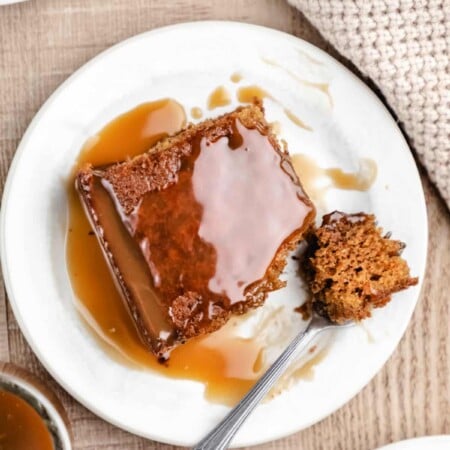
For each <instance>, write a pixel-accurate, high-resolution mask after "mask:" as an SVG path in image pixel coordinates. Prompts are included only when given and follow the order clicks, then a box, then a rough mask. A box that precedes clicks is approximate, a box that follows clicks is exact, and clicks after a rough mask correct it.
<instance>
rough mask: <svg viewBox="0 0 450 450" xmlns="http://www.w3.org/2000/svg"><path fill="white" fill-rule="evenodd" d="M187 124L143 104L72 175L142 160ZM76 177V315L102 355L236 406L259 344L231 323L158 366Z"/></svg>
mask: <svg viewBox="0 0 450 450" xmlns="http://www.w3.org/2000/svg"><path fill="white" fill-rule="evenodd" d="M185 123H186V115H185V112H184V109H183V107H182V106H181V105H180V104H179V103H177V102H176V101H174V100H172V99H164V100H159V101H155V102H151V103H145V104H142V105H140V106H138V107H136V108H134V109H133V110H131V111H129V112H127V113H125V114H123V115H121V116H119V117H117V118H116V119H114V120H113V121H111V122H110V123H109V124H108V125H106V126H105V127H104V128H103V129H102V130H101V131H100V132H99V133H97V134H96V135H95V136H94V137H92V138H90V139H89V140H88V141H87V143H86V144H85V146H84V147H83V149H82V151H81V153H80V156H79V158H78V160H77V162H76V165H75V167H74V174H75V171H76V170H77V168H79V167H81V166H82V165H83V164H86V163H92V164H94V165H104V164H109V163H112V162H116V161H121V160H125V159H126V158H128V157H133V156H135V155H138V154H141V153H143V152H145V151H147V150H148V149H149V147H151V146H152V145H153V144H154V143H155V142H156V141H158V140H159V139H161V138H163V137H164V136H167V135H169V134H173V133H176V132H177V131H179V130H180V129H181V128H183V127H184V125H185ZM74 174H73V176H72V178H71V180H70V183H69V186H68V198H69V221H68V223H69V225H68V233H67V240H66V257H67V265H68V271H69V276H70V280H71V283H72V287H73V290H74V292H75V296H76V298H77V301H78V309H79V311H80V313H81V315H82V317H83V319H84V320H85V321H86V322H87V323H88V324H89V325H90V327H91V328H93V329H94V330H95V331H96V334H97V335H98V336H100V337H101V339H99V341H100V342H101V343H102V344H103V345H102V347H104V348H105V349H106V350H107V352H108V353H109V354H111V355H112V356H113V357H115V359H116V360H120V361H121V362H128V364H130V365H133V366H138V367H146V368H150V369H152V370H153V371H155V372H158V373H159V374H161V375H164V376H167V377H171V378H176V379H189V380H195V381H199V382H202V383H203V384H204V385H205V396H206V398H208V399H209V400H211V401H214V402H220V403H223V404H229V405H233V404H235V403H237V402H238V401H239V400H240V399H241V398H242V396H243V395H244V394H245V393H246V392H247V391H248V390H249V389H250V388H251V387H252V386H253V385H254V383H255V382H256V381H257V380H258V379H259V377H260V376H261V374H262V372H263V371H264V369H265V368H266V367H265V364H264V348H263V344H262V342H261V340H258V339H256V338H242V337H238V336H236V333H235V329H236V325H237V320H238V319H232V320H230V321H229V323H228V324H227V325H225V326H224V327H223V328H222V329H221V330H219V331H218V332H216V333H213V334H211V335H209V336H206V337H199V338H194V339H192V340H190V341H188V342H187V343H186V344H184V345H181V346H179V347H177V348H175V349H174V350H173V351H172V353H171V356H170V359H169V360H168V361H167V362H166V363H164V364H161V363H159V362H158V361H157V360H156V358H155V357H154V356H153V355H152V354H151V353H149V352H148V351H147V349H146V348H145V346H144V345H143V344H142V342H141V340H140V338H139V335H138V333H137V331H136V329H135V326H134V324H133V321H132V319H131V317H130V316H129V313H128V310H127V309H126V307H125V305H124V304H123V302H122V299H121V296H120V294H119V292H118V291H117V289H116V286H115V284H114V281H113V278H112V276H111V274H110V271H109V268H108V266H107V264H106V262H105V260H104V257H103V254H102V250H101V248H100V245H99V244H98V242H97V239H96V237H95V235H94V232H93V230H92V228H91V226H90V224H89V222H88V220H87V218H86V216H85V213H84V211H83V208H82V205H81V203H80V200H79V198H78V194H77V192H76V191H75V187H74Z"/></svg>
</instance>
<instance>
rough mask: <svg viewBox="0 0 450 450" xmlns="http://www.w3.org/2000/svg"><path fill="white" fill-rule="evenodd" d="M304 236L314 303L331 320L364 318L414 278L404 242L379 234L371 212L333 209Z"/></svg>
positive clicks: (315, 307) (308, 280) (414, 282)
mask: <svg viewBox="0 0 450 450" xmlns="http://www.w3.org/2000/svg"><path fill="white" fill-rule="evenodd" d="M307 240H308V244H309V245H308V248H307V251H306V254H305V258H304V262H303V266H304V272H305V275H306V279H307V282H308V285H309V288H310V290H311V293H312V296H313V299H312V307H313V309H314V310H316V311H317V312H318V313H319V314H321V315H324V316H326V317H328V318H329V319H330V320H332V321H333V322H336V323H343V322H345V321H347V320H361V319H365V318H366V317H369V316H370V314H371V310H372V308H377V307H381V306H384V305H385V304H386V303H388V302H389V301H390V300H391V295H392V294H393V293H394V292H397V291H401V290H402V289H406V288H408V287H409V286H413V285H415V284H417V282H418V279H417V278H411V277H410V273H409V267H408V264H407V263H406V261H405V260H404V259H402V258H401V256H400V254H401V251H402V250H403V248H404V247H405V245H404V244H403V243H402V242H400V241H395V240H392V239H389V236H388V235H384V236H383V234H382V230H381V228H378V227H377V225H376V222H375V217H374V216H373V215H370V214H364V213H358V214H345V213H342V212H339V211H335V212H333V213H331V214H328V215H326V216H324V217H323V221H322V225H321V226H320V227H319V228H317V229H316V230H315V231H314V232H311V233H309V234H308V239H307Z"/></svg>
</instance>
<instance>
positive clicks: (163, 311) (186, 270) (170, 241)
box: [76, 104, 315, 359]
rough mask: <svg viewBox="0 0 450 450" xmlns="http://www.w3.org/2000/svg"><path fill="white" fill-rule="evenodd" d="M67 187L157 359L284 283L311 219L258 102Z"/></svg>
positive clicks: (81, 175)
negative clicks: (292, 255)
mask: <svg viewBox="0 0 450 450" xmlns="http://www.w3.org/2000/svg"><path fill="white" fill-rule="evenodd" d="M76 187H77V190H78V192H79V194H80V197H81V201H82V203H83V205H84V207H85V211H86V213H87V216H88V217H89V220H90V222H91V224H92V226H93V229H94V230H95V233H96V236H97V238H98V241H99V243H100V245H101V247H102V249H103V252H104V254H105V258H106V260H107V262H108V264H109V266H110V268H111V272H112V275H113V277H114V279H115V281H116V284H117V287H118V289H119V290H120V292H121V294H122V298H123V300H124V302H125V304H126V305H127V307H128V310H129V312H130V314H131V316H132V318H133V320H134V323H135V325H136V327H137V330H138V332H139V335H140V337H141V338H142V341H143V342H144V344H145V345H146V346H147V347H148V349H149V350H150V351H151V352H153V353H154V354H155V355H156V356H158V357H159V358H161V359H164V358H167V356H168V352H169V351H170V349H171V348H173V347H174V346H176V345H177V344H179V343H182V342H184V341H185V340H187V339H189V338H192V337H194V336H199V335H202V334H206V333H211V332H213V331H215V330H217V329H218V328H219V327H221V326H222V325H223V324H224V323H225V322H226V321H227V320H228V318H229V317H230V315H231V314H242V313H244V312H246V311H247V310H248V309H249V308H254V307H257V306H259V305H261V304H262V303H263V302H264V300H265V298H266V296H267V294H268V293H269V292H270V291H273V290H275V289H279V288H281V287H283V286H284V282H283V281H281V280H280V278H279V276H280V274H281V272H282V270H283V268H284V266H285V262H286V257H287V254H288V252H290V251H291V250H293V249H294V248H295V246H296V245H297V243H298V242H299V241H300V240H301V239H302V236H303V234H304V232H305V231H306V230H307V229H308V228H309V226H310V224H311V222H312V221H313V219H314V215H315V211H314V207H313V205H312V203H311V201H310V200H309V199H308V197H307V195H306V194H305V192H304V190H303V189H302V187H301V185H300V182H299V180H298V178H297V175H296V174H295V172H294V169H293V167H292V165H291V163H290V160H289V156H288V154H287V153H286V152H285V151H283V150H282V149H281V148H280V146H279V144H278V142H277V140H276V138H275V136H274V135H273V134H272V132H271V130H270V127H269V126H268V124H267V122H266V121H265V119H264V112H263V109H262V106H261V105H260V104H254V105H250V106H247V107H241V108H238V109H237V110H235V111H234V112H231V113H229V114H225V115H223V116H221V117H219V118H217V119H214V120H206V121H205V122H202V123H200V124H198V125H192V126H189V127H188V128H186V129H185V130H183V131H181V132H180V133H179V134H177V135H175V136H172V137H169V138H166V139H164V140H162V141H160V142H158V143H157V144H156V145H155V146H154V147H152V148H151V149H150V150H149V151H148V152H147V153H145V154H143V155H140V156H137V157H135V158H134V159H131V160H128V161H124V162H119V163H116V164H113V165H110V166H108V167H92V166H90V165H87V166H85V167H83V168H82V169H81V170H80V171H79V172H78V174H77V177H76Z"/></svg>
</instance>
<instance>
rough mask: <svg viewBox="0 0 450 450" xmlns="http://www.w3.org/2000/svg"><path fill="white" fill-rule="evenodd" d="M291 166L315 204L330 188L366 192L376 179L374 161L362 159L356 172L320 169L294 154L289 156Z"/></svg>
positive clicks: (315, 164)
mask: <svg viewBox="0 0 450 450" xmlns="http://www.w3.org/2000/svg"><path fill="white" fill-rule="evenodd" d="M291 160H292V165H293V166H294V169H295V171H296V172H297V175H298V176H299V178H300V180H301V182H302V184H303V186H304V188H305V190H306V192H307V193H308V195H309V196H310V197H311V199H312V200H313V201H314V203H316V204H322V203H323V202H324V197H325V194H326V193H327V191H328V190H329V189H331V188H335V189H343V190H353V191H361V192H366V191H368V190H369V189H370V188H371V186H372V185H373V183H374V182H375V180H376V178H377V171H378V170H377V164H376V162H375V161H374V160H372V159H368V158H363V159H361V160H360V161H359V169H358V171H356V172H344V171H343V170H342V169H340V168H338V167H330V168H322V167H320V166H319V165H318V164H317V163H316V162H315V161H314V159H313V158H311V157H309V156H307V155H303V154H300V153H299V154H296V155H292V156H291Z"/></svg>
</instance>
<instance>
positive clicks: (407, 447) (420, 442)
mask: <svg viewBox="0 0 450 450" xmlns="http://www.w3.org/2000/svg"><path fill="white" fill-rule="evenodd" d="M378 450H450V435H441V436H425V437H420V438H415V439H408V440H406V441H400V442H395V443H394V444H389V445H386V446H384V447H380V448H379V449H378Z"/></svg>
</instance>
